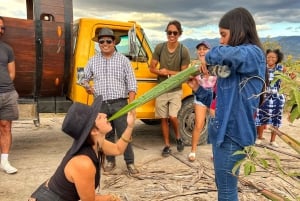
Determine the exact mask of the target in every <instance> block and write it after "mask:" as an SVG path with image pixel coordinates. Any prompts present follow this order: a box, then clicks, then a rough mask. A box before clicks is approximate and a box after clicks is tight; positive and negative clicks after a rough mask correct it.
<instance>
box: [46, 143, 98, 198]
mask: <svg viewBox="0 0 300 201" xmlns="http://www.w3.org/2000/svg"><path fill="white" fill-rule="evenodd" d="M76 155H86V156H88V157H89V158H90V159H91V160H92V161H93V163H94V165H95V168H96V175H95V189H96V188H97V186H98V185H99V182H100V168H101V166H100V160H99V159H98V158H97V155H96V153H95V151H94V150H93V148H92V147H91V146H90V145H87V146H83V147H82V148H81V149H80V150H79V151H78V152H77V153H76ZM73 157H74V155H70V154H69V151H68V152H67V153H66V155H65V157H64V158H63V160H62V162H61V163H60V165H59V166H58V168H57V169H56V172H55V173H54V175H53V176H52V177H51V178H50V180H49V183H48V187H49V189H50V190H51V191H53V192H54V193H56V194H57V195H59V196H60V197H61V198H62V199H64V200H68V201H78V200H79V195H78V193H77V191H76V188H75V185H74V183H71V182H69V181H68V180H67V178H66V176H65V173H64V169H65V166H66V164H67V163H68V162H69V160H71V159H72V158H73Z"/></svg>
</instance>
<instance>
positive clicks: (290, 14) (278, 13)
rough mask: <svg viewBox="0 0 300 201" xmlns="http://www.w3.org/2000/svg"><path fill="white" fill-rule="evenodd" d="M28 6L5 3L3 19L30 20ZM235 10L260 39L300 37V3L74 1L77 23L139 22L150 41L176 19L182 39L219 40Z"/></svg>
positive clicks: (273, 0)
mask: <svg viewBox="0 0 300 201" xmlns="http://www.w3.org/2000/svg"><path fill="white" fill-rule="evenodd" d="M25 6H26V1H25V0H1V4H0V9H1V15H4V16H14V17H18V16H20V18H26V8H25ZM235 7H245V8H246V9H248V10H249V11H250V12H251V13H252V15H253V17H254V19H255V21H256V24H257V29H258V31H259V35H260V36H272V37H273V36H278V35H292V34H293V35H299V33H300V29H299V27H300V22H299V19H300V1H299V0H285V1H282V0H263V1H262V0H252V1H245V0H228V1H220V0H210V1H207V0H205V1H204V0H151V1H144V0H73V8H74V10H73V11H74V19H76V18H79V17H97V18H104V19H110V20H121V21H136V22H137V23H139V24H141V25H142V26H143V28H144V29H145V31H146V33H147V35H148V37H149V38H150V39H152V38H154V39H157V38H165V33H164V30H165V26H166V25H167V23H168V22H169V21H170V20H173V19H176V20H179V21H180V22H181V24H182V26H183V30H184V33H183V35H182V37H181V38H186V37H191V38H198V39H199V37H200V38H215V37H219V33H218V22H219V20H220V18H221V17H222V16H223V15H224V13H225V12H227V11H229V10H231V9H233V8H235ZM279 25H280V26H279Z"/></svg>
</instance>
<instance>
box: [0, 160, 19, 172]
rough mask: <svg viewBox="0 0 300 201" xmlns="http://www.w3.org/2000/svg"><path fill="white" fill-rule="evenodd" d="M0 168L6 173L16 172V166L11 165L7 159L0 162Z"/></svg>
mask: <svg viewBox="0 0 300 201" xmlns="http://www.w3.org/2000/svg"><path fill="white" fill-rule="evenodd" d="M0 168H1V169H2V170H4V171H5V172H6V173H7V174H14V173H16V172H18V170H17V168H15V167H13V166H11V164H10V163H9V161H5V162H3V163H1V164H0Z"/></svg>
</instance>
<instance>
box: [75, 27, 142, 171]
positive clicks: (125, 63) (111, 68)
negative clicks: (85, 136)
mask: <svg viewBox="0 0 300 201" xmlns="http://www.w3.org/2000/svg"><path fill="white" fill-rule="evenodd" d="M93 40H94V41H96V42H98V43H99V47H100V50H101V51H100V52H99V53H98V54H96V55H95V56H94V57H92V58H91V59H90V60H89V61H88V64H87V66H86V67H85V69H84V78H83V80H82V81H81V82H82V83H83V85H84V86H85V89H86V91H87V92H88V93H89V94H93V95H94V96H95V97H97V96H99V95H101V96H102V97H103V106H102V108H103V109H102V108H101V110H102V111H101V112H103V113H106V114H107V115H108V116H112V115H113V114H114V113H116V112H117V111H119V110H120V109H121V108H122V107H124V106H125V105H127V104H128V103H130V102H132V101H133V100H134V99H135V95H136V91H137V82H136V78H135V75H134V72H133V70H132V67H131V64H130V61H129V59H128V58H127V57H125V56H124V55H122V54H121V53H118V52H117V51H116V49H115V45H116V43H117V42H116V41H119V40H118V39H117V38H116V37H115V35H114V33H113V31H112V30H111V29H108V28H102V29H101V30H100V32H99V33H98V35H96V36H95V37H94V38H93ZM91 79H93V81H94V86H93V87H91V86H90V85H89V84H88V83H89V81H90V80H91ZM126 119H127V115H124V116H122V117H120V118H118V119H115V120H113V121H112V122H111V123H112V127H113V129H112V131H111V132H110V133H109V134H107V135H106V139H108V140H109V141H111V142H115V134H117V136H118V138H121V135H122V133H123V132H124V130H125V129H126V127H127V121H126ZM106 159H107V163H106V166H105V167H104V171H106V172H109V171H112V170H113V169H114V168H115V167H116V160H115V157H114V156H106ZM124 160H125V162H126V165H127V169H128V171H129V173H130V174H137V173H139V171H138V169H137V168H136V167H135V165H134V153H133V149H132V146H131V143H129V144H128V146H127V149H126V151H125V152H124Z"/></svg>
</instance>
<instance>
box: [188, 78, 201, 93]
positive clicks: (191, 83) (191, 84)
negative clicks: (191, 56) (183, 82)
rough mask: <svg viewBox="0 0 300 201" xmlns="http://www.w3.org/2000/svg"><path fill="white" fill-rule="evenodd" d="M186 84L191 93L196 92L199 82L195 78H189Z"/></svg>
mask: <svg viewBox="0 0 300 201" xmlns="http://www.w3.org/2000/svg"><path fill="white" fill-rule="evenodd" d="M187 84H188V85H189V87H191V89H192V90H193V91H197V89H198V88H199V82H198V78H197V76H194V77H193V76H191V77H190V78H189V79H188V81H187Z"/></svg>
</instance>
